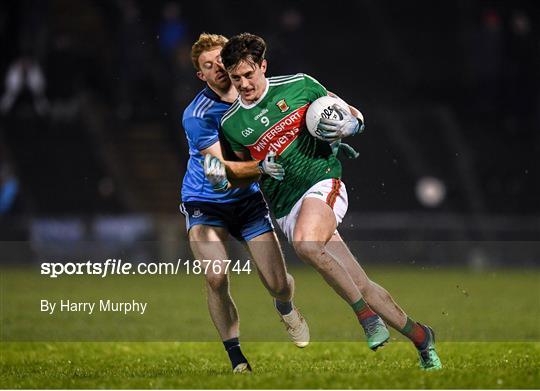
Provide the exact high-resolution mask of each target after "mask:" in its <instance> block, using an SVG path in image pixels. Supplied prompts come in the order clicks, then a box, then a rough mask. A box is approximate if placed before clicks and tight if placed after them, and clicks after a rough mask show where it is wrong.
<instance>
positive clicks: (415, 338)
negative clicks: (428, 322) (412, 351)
mask: <svg viewBox="0 0 540 391" xmlns="http://www.w3.org/2000/svg"><path fill="white" fill-rule="evenodd" d="M400 332H401V334H403V335H404V336H406V337H407V338H409V339H410V340H411V341H412V343H414V345H415V346H416V347H417V348H421V347H422V345H423V344H424V343H425V342H426V338H427V334H426V330H425V329H424V327H422V325H421V324H420V323H417V322H415V321H414V320H412V319H411V318H409V317H407V323H406V324H405V327H403V328H402V329H401V330H400Z"/></svg>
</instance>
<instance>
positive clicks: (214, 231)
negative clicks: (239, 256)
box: [189, 225, 251, 372]
mask: <svg viewBox="0 0 540 391" xmlns="http://www.w3.org/2000/svg"><path fill="white" fill-rule="evenodd" d="M227 238H228V232H227V230H226V229H225V228H221V227H213V226H209V225H195V226H193V227H192V228H191V229H190V230H189V241H190V246H191V251H192V252H193V255H194V256H195V258H196V259H199V260H201V259H211V260H224V259H227V251H226V248H225V240H227ZM213 269H214V268H213V267H211V268H208V272H207V274H205V279H206V291H207V302H208V310H209V311H210V317H211V318H212V321H213V322H214V325H215V326H216V329H217V330H218V333H219V335H220V337H221V339H222V341H223V344H224V346H225V350H226V351H227V353H228V355H229V358H230V359H231V364H232V367H233V371H234V372H243V371H250V370H251V368H250V366H249V364H248V362H247V359H246V358H245V356H244V355H243V354H242V351H241V350H240V342H239V340H238V337H239V333H240V322H239V318H238V311H237V309H236V305H235V304H234V301H233V299H232V297H231V293H230V291H229V276H228V274H226V273H225V265H222V267H221V268H220V269H221V271H222V272H221V273H214V271H213Z"/></svg>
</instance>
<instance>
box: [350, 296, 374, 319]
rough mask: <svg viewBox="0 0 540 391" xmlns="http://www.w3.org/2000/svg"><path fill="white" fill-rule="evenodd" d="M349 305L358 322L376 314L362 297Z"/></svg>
mask: <svg viewBox="0 0 540 391" xmlns="http://www.w3.org/2000/svg"><path fill="white" fill-rule="evenodd" d="M351 307H352V308H353V310H354V313H355V314H356V316H357V317H358V320H359V321H360V322H362V321H364V320H366V319H367V318H371V317H372V316H377V314H376V313H375V312H373V310H372V309H371V307H370V306H369V305H368V303H366V302H365V301H364V299H360V300H358V301H357V302H356V303H354V304H353V305H352V306H351Z"/></svg>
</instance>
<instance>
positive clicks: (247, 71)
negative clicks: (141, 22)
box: [221, 33, 441, 369]
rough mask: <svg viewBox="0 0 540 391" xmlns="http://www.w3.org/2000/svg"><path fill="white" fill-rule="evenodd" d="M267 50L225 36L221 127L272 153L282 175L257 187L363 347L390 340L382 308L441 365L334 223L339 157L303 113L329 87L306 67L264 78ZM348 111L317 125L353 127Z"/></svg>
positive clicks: (342, 130) (339, 209)
mask: <svg viewBox="0 0 540 391" xmlns="http://www.w3.org/2000/svg"><path fill="white" fill-rule="evenodd" d="M265 52H266V44H265V42H264V40H263V39H262V38H261V37H258V36H256V35H253V34H248V33H244V34H240V35H237V36H235V37H233V38H231V39H230V40H229V42H228V43H227V44H226V45H225V46H224V48H223V50H222V51H221V57H222V61H223V64H224V66H225V68H226V69H227V72H228V73H229V76H230V78H231V80H232V83H233V85H234V86H235V87H236V89H237V90H238V92H239V97H238V99H237V100H236V101H235V102H234V103H233V105H232V106H231V108H230V109H229V110H228V111H227V112H226V113H225V114H224V116H223V118H222V120H221V127H222V131H223V133H224V135H225V136H226V138H227V139H228V140H229V142H230V143H231V146H232V147H233V150H234V151H235V152H236V154H237V155H238V156H239V157H240V158H242V159H244V160H250V159H255V160H261V159H263V158H264V157H265V156H266V154H267V153H268V152H275V153H276V155H277V162H278V163H280V164H281V165H282V166H283V168H284V169H285V178H284V179H283V180H282V181H277V180H275V179H273V178H271V177H268V176H263V178H262V180H261V188H262V190H263V193H264V194H265V196H266V197H267V199H268V200H269V201H270V204H271V208H272V210H273V212H274V214H275V217H276V219H277V221H278V224H279V225H280V227H281V229H282V230H283V232H284V233H285V235H286V236H287V238H288V240H289V241H290V242H291V243H292V245H293V247H294V249H295V251H296V253H297V254H298V255H299V256H300V258H302V259H303V260H304V261H305V262H306V263H308V264H310V265H312V266H313V267H314V268H315V269H316V270H317V271H318V272H319V273H320V274H321V275H322V276H323V277H324V279H325V280H326V281H327V282H328V283H329V284H330V285H331V286H332V288H333V289H334V290H335V291H336V292H337V293H338V294H339V295H340V296H341V297H342V298H343V299H344V300H345V301H347V303H349V304H350V305H351V306H352V308H353V310H354V311H355V313H356V314H357V316H358V318H359V320H360V323H361V325H362V326H363V328H364V331H365V333H366V336H367V340H368V345H369V347H370V348H371V349H373V350H376V349H377V348H378V347H380V346H382V345H383V344H384V343H386V342H387V341H388V338H389V333H388V330H387V328H386V325H385V323H384V322H383V321H382V320H381V318H380V316H379V314H380V315H381V316H382V317H384V319H385V320H386V321H387V322H388V323H389V324H390V325H391V326H392V327H394V328H395V329H397V330H398V331H400V332H401V333H402V334H404V335H405V336H407V337H408V338H409V339H410V340H411V341H412V342H413V343H414V345H415V346H416V348H417V349H418V351H419V355H420V364H421V367H422V368H424V369H439V368H441V362H440V360H439V358H438V356H437V353H436V352H435V349H434V341H435V338H434V333H433V331H432V330H431V328H429V327H428V326H425V325H423V324H420V323H418V322H415V321H414V320H412V319H411V318H409V317H408V316H407V315H406V314H405V312H404V311H403V310H402V309H401V308H400V307H399V306H398V305H397V304H396V303H395V301H394V300H393V298H392V297H391V296H390V294H389V293H388V292H387V291H386V290H385V289H384V288H383V287H381V286H380V285H378V284H376V283H375V282H373V281H371V280H370V279H369V278H368V276H367V275H366V273H365V272H364V270H363V269H362V267H361V266H360V265H359V263H358V262H357V260H356V259H355V258H354V256H353V255H352V254H351V252H350V250H349V248H348V247H347V245H346V244H345V243H344V242H343V240H342V239H341V237H340V235H339V233H338V232H337V230H336V228H337V226H338V224H339V223H340V222H341V221H342V219H343V217H344V215H345V212H346V210H347V205H348V201H347V192H346V189H345V186H344V184H343V183H342V182H341V180H340V178H341V164H340V162H339V160H338V159H337V158H336V156H335V155H334V154H333V153H332V148H331V147H330V145H329V143H328V142H326V141H322V140H319V139H316V138H314V137H313V136H311V135H310V133H309V132H308V131H307V130H306V128H305V119H304V116H305V112H306V110H307V107H308V106H309V104H310V103H311V102H313V101H314V100H316V99H317V98H319V97H321V96H324V95H327V94H328V91H327V90H326V89H325V88H324V87H323V86H322V85H321V84H320V83H318V82H317V81H316V80H315V79H313V78H311V77H310V76H308V75H304V74H297V75H292V76H282V77H271V78H266V76H265V73H266V68H267V61H266V59H265ZM351 112H352V113H353V114H350V113H347V112H345V111H342V113H341V114H342V119H341V120H334V121H323V122H322V123H320V125H319V129H320V131H321V133H322V134H323V135H325V136H326V137H327V138H328V139H329V140H330V141H335V140H338V139H341V138H343V137H346V136H352V135H354V134H356V133H358V131H359V130H360V128H361V127H362V125H363V123H362V121H361V120H360V116H358V114H359V113H358V111H356V110H355V109H354V108H352V107H351ZM355 116H358V119H357V118H355Z"/></svg>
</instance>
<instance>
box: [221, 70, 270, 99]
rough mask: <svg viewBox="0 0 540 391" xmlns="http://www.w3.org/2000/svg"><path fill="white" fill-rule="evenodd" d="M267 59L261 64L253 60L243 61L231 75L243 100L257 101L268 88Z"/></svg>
mask: <svg viewBox="0 0 540 391" xmlns="http://www.w3.org/2000/svg"><path fill="white" fill-rule="evenodd" d="M265 73H266V60H263V61H262V63H261V65H260V66H259V64H253V63H251V62H246V61H241V62H240V64H238V66H237V67H236V68H234V69H233V70H232V71H230V72H229V76H230V78H231V81H232V83H233V85H234V86H235V88H236V89H237V90H238V93H239V94H240V96H241V98H242V100H243V101H244V102H246V103H252V102H255V101H256V100H257V99H259V98H260V97H261V96H262V94H263V93H264V90H265V89H266V78H265V76H264V74H265Z"/></svg>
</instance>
